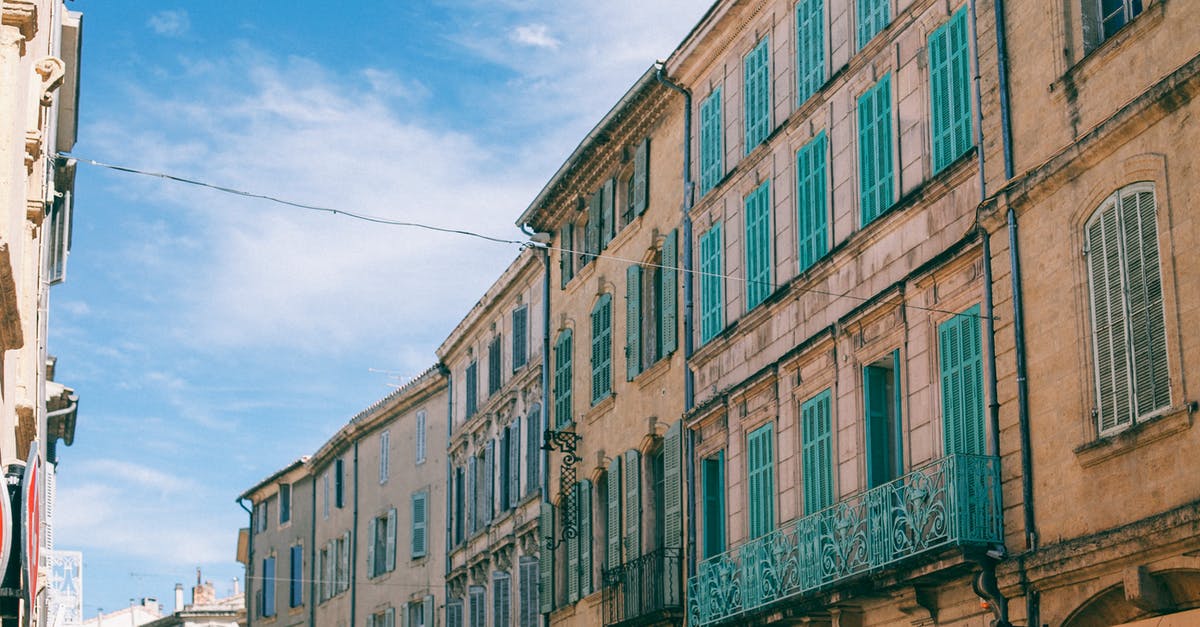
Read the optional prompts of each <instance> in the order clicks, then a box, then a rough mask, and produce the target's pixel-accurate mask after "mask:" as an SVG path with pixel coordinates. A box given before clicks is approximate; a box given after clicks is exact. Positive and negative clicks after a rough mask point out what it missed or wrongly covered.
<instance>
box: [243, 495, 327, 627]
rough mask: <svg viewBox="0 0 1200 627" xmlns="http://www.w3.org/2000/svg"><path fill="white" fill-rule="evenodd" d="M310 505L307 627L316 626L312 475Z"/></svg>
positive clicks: (315, 516)
mask: <svg viewBox="0 0 1200 627" xmlns="http://www.w3.org/2000/svg"><path fill="white" fill-rule="evenodd" d="M309 491H310V492H312V507H310V508H308V511H309V514H310V516H311V520H312V522H311V524H309V526H308V546H309V551H310V553H309V554H310V555H311V556H312V557H311V559H309V560H308V573H309V575H308V627H316V626H317V555H319V553H318V551H317V477H316V476H313V477H312V490H309ZM247 627H248V626H247Z"/></svg>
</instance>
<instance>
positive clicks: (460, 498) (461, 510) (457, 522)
mask: <svg viewBox="0 0 1200 627" xmlns="http://www.w3.org/2000/svg"><path fill="white" fill-rule="evenodd" d="M465 481H466V477H464V476H463V469H462V466H459V467H458V468H455V469H454V543H455V544H459V543H461V542H462V541H463V540H465V539H466V525H465V524H464V523H465V522H466V515H467V511H466V508H465V496H466V494H465V493H466V489H465V486H464V485H463V483H464V482H465Z"/></svg>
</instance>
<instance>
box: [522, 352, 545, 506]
mask: <svg viewBox="0 0 1200 627" xmlns="http://www.w3.org/2000/svg"><path fill="white" fill-rule="evenodd" d="M542 367H543V368H545V367H546V366H545V365H543V366H542ZM528 420H529V424H528V425H527V426H526V431H528V433H527V434H526V435H525V438H526V440H528V441H527V442H526V443H525V464H526V466H528V467H527V468H526V469H525V490H526V491H527V492H530V493H532V492H533V491H534V490H536V489H538V487H539V486H540V485H541V477H540V476H539V475H540V474H541V473H540V472H538V469H539V466H540V465H541V460H540V459H539V456H540V451H541V446H542V439H541V438H542V429H541V424H542V407H541V404H540V403H539V404H535V405H534V406H533V409H530V410H529V418H528Z"/></svg>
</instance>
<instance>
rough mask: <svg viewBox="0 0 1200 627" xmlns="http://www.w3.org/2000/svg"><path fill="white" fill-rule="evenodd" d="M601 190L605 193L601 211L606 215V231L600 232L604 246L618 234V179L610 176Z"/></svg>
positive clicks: (601, 244) (601, 202) (602, 245)
mask: <svg viewBox="0 0 1200 627" xmlns="http://www.w3.org/2000/svg"><path fill="white" fill-rule="evenodd" d="M600 191H601V192H602V194H603V196H602V200H601V201H600V213H601V214H602V215H603V216H604V220H603V224H604V231H603V232H602V233H601V234H600V248H604V247H606V246H608V243H609V242H611V241H612V240H613V238H614V237H616V236H617V179H613V178H610V179H608V180H607V181H604V187H603V188H601V190H600Z"/></svg>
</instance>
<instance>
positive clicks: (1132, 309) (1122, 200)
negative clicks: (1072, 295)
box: [1084, 183, 1171, 434]
mask: <svg viewBox="0 0 1200 627" xmlns="http://www.w3.org/2000/svg"><path fill="white" fill-rule="evenodd" d="M1084 231H1085V248H1084V252H1085V255H1086V257H1087V266H1088V286H1089V291H1090V293H1089V296H1090V305H1091V314H1092V320H1091V322H1092V345H1093V351H1092V353H1093V357H1094V360H1095V367H1096V411H1095V413H1096V417H1097V420H1098V422H1099V424H1098V428H1099V432H1100V433H1101V434H1107V433H1112V432H1114V431H1116V430H1118V429H1121V428H1124V427H1127V426H1129V425H1132V424H1134V423H1135V422H1137V421H1138V419H1139V418H1143V417H1145V416H1147V415H1148V414H1151V413H1153V412H1154V411H1156V410H1159V409H1162V408H1164V407H1168V406H1170V404H1171V391H1170V386H1169V383H1170V382H1169V379H1168V372H1167V340H1166V337H1167V336H1166V326H1165V325H1166V322H1165V317H1164V313H1163V293H1162V291H1163V288H1162V276H1161V273H1162V269H1161V267H1160V261H1159V251H1158V224H1157V216H1156V204H1155V199H1154V187H1153V186H1152V185H1150V184H1148V183H1138V184H1135V185H1130V186H1128V187H1126V188H1124V189H1121V190H1119V191H1118V192H1117V193H1115V194H1113V195H1112V196H1109V197H1108V198H1107V199H1105V200H1104V202H1103V203H1101V205H1100V208H1099V209H1097V210H1096V212H1095V213H1094V214H1092V217H1091V218H1089V219H1088V221H1087V224H1086V225H1085V226H1084Z"/></svg>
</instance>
